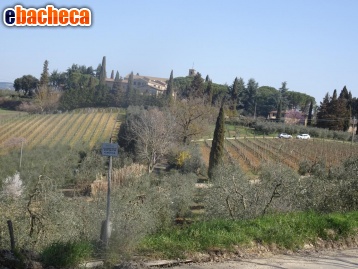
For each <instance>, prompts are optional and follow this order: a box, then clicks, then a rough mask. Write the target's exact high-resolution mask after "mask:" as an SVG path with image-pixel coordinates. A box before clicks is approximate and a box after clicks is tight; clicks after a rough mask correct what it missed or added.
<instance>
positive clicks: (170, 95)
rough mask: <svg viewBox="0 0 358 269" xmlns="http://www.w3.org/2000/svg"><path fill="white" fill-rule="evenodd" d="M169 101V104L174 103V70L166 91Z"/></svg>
mask: <svg viewBox="0 0 358 269" xmlns="http://www.w3.org/2000/svg"><path fill="white" fill-rule="evenodd" d="M166 95H167V100H168V103H169V104H171V103H172V102H173V95H174V78H173V70H172V71H171V72H170V77H169V81H168V85H167V90H166Z"/></svg>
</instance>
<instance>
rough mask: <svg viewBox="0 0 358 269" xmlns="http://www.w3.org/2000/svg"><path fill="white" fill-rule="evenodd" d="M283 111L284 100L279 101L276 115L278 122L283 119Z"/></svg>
mask: <svg viewBox="0 0 358 269" xmlns="http://www.w3.org/2000/svg"><path fill="white" fill-rule="evenodd" d="M281 112H282V101H281V100H280V101H279V102H278V106H277V115H276V121H277V122H280V121H281Z"/></svg>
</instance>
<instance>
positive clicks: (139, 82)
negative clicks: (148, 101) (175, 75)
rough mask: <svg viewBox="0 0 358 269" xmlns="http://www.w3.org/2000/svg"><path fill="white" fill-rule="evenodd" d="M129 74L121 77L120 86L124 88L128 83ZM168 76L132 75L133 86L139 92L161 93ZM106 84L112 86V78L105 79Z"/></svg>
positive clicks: (164, 88) (163, 90)
mask: <svg viewBox="0 0 358 269" xmlns="http://www.w3.org/2000/svg"><path fill="white" fill-rule="evenodd" d="M128 78H129V75H127V76H125V77H124V78H123V79H122V87H123V88H124V89H125V88H126V87H127V85H128ZM167 81H168V78H159V77H150V76H140V75H133V88H135V89H137V91H138V92H139V93H141V94H152V95H156V96H158V95H161V94H163V93H164V92H165V91H166V89H167ZM106 83H107V86H109V87H110V88H112V86H113V83H114V79H113V78H107V79H106Z"/></svg>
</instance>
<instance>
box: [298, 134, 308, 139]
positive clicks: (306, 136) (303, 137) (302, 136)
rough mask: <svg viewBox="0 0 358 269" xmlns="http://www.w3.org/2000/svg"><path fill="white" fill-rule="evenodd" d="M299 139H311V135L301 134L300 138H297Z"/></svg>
mask: <svg viewBox="0 0 358 269" xmlns="http://www.w3.org/2000/svg"><path fill="white" fill-rule="evenodd" d="M296 138H297V139H310V138H311V137H310V135H309V134H299V135H298V136H296Z"/></svg>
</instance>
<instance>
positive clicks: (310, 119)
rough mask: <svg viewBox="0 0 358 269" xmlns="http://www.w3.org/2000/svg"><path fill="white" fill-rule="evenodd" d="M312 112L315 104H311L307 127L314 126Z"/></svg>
mask: <svg viewBox="0 0 358 269" xmlns="http://www.w3.org/2000/svg"><path fill="white" fill-rule="evenodd" d="M312 112H313V102H312V101H311V103H310V108H309V110H308V118H307V125H308V126H312V116H313V115H312Z"/></svg>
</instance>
